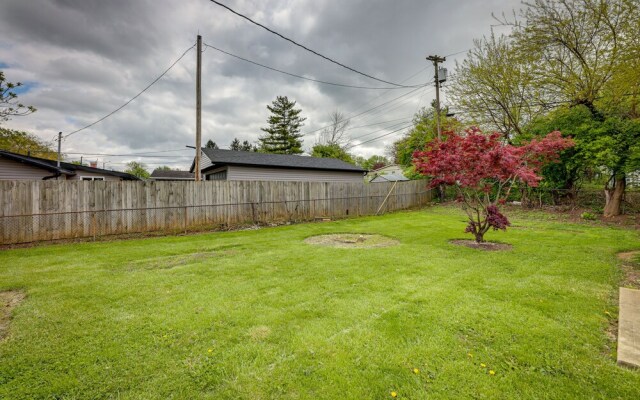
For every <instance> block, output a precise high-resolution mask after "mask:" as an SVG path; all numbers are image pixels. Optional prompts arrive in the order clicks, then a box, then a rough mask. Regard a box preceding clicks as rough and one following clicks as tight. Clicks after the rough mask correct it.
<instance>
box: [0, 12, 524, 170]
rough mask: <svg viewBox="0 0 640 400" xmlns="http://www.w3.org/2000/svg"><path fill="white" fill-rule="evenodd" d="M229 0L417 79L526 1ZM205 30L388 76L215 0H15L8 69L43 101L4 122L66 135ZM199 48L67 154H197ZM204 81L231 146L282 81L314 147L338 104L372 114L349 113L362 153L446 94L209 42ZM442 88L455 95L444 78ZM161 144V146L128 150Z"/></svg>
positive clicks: (210, 109) (291, 55)
mask: <svg viewBox="0 0 640 400" xmlns="http://www.w3.org/2000/svg"><path fill="white" fill-rule="evenodd" d="M220 1H221V2H222V3H224V4H227V5H228V6H229V7H231V8H233V9H235V10H236V11H238V12H240V13H243V14H245V15H247V16H249V17H251V18H252V19H254V20H256V21H258V22H261V23H263V24H265V25H267V26H269V27H270V28H272V29H274V30H276V31H278V32H280V33H282V34H283V35H285V36H288V37H290V38H292V39H294V40H296V41H298V42H299V43H302V44H304V45H306V46H307V47H310V48H312V49H314V50H316V51H318V52H320V53H322V54H324V55H326V56H329V57H331V58H333V59H335V60H337V61H340V62H341V63H343V64H346V65H348V66H350V67H353V68H355V69H357V70H360V71H362V72H365V73H367V74H369V75H372V76H375V77H378V78H380V79H383V80H387V81H390V82H393V83H402V84H404V85H407V86H412V85H417V84H420V83H425V82H427V81H429V80H430V79H431V78H432V76H433V67H432V66H431V65H430V64H429V62H428V61H426V60H425V57H426V56H427V55H430V54H438V55H450V54H454V53H456V54H455V55H452V56H449V57H448V58H447V62H446V63H445V67H447V68H448V69H449V72H450V73H451V72H453V69H454V66H455V60H456V59H457V60H461V59H463V58H464V51H465V50H467V49H468V48H470V47H471V46H472V41H473V39H474V38H478V37H481V36H482V35H485V34H488V33H489V32H490V29H491V24H492V23H494V22H495V21H494V20H493V19H492V17H491V13H492V12H493V13H496V14H500V13H502V12H506V13H510V12H511V10H513V9H514V8H519V7H520V4H519V1H518V0H484V1H477V0H464V1H463V0H453V1H451V0H396V1H392V0H386V1H383V0H377V1H373V0H342V1H338V0H297V1H294V0H289V1H287V0H269V1H258V0H220ZM198 33H200V34H201V35H202V36H203V41H204V42H205V43H207V44H209V45H211V46H214V47H217V48H219V49H222V50H225V51H227V52H230V53H233V54H236V55H238V56H241V57H244V58H247V59H250V60H253V61H255V62H258V63H261V64H264V65H267V66H270V67H273V68H277V69H281V70H284V71H287V72H290V73H293V74H297V75H303V76H306V77H309V78H313V79H318V80H323V81H328V82H334V83H340V84H347V85H354V86H366V87H376V88H380V87H390V85H387V84H384V83H380V82H377V81H374V80H371V79H368V78H365V77H363V76H360V75H357V74H355V73H353V72H350V71H348V70H346V69H344V68H341V67H339V66H337V65H334V64H332V63H329V62H327V61H325V60H323V59H321V58H319V57H317V56H315V55H313V54H311V53H308V52H306V51H305V50H303V49H301V48H298V47H295V46H293V45H292V44H290V43H288V42H286V41H284V40H282V39H281V38H279V37H277V36H275V35H272V34H270V33H269V32H267V31H265V30H263V29H262V28H260V27H257V26H255V25H252V24H251V23H249V22H248V21H246V20H243V19H241V18H240V17H238V16H236V15H234V14H232V13H230V12H229V11H227V10H225V9H223V8H221V7H219V6H217V5H215V4H214V3H211V2H210V1H208V0H181V1H175V0H173V1H171V0H153V1H152V0H136V1H130V0H109V1H103V0H29V1H25V0H3V1H2V3H1V4H0V69H2V70H3V71H4V72H5V75H6V78H7V79H8V80H9V81H12V82H17V81H21V82H23V83H24V84H25V85H24V87H23V88H22V89H23V90H21V92H20V100H21V101H22V102H24V103H25V104H30V105H33V106H35V107H37V109H38V111H37V112H36V113H34V114H32V115H29V116H26V117H19V118H14V119H12V120H10V121H9V122H6V123H4V124H3V125H4V126H5V127H8V128H12V129H19V130H25V131H28V132H31V133H34V134H36V135H37V136H39V137H41V138H43V139H46V140H50V139H52V138H54V137H55V136H56V134H57V132H58V131H62V132H63V134H65V135H66V134H68V133H70V132H73V131H74V130H76V129H79V128H81V127H83V126H86V125H88V124H90V123H92V122H95V121H96V120H98V119H100V118H102V117H104V116H105V115H107V114H108V113H110V112H112V111H113V110H115V109H117V108H118V107H120V106H121V105H122V104H124V103H125V102H127V101H128V100H129V99H131V98H132V97H133V96H135V95H136V94H138V93H139V92H140V91H141V90H142V89H144V88H145V87H146V86H147V85H149V84H150V83H151V82H152V81H153V80H154V79H155V78H157V77H158V76H159V75H160V74H161V73H162V72H163V71H164V70H166V69H167V68H168V67H169V66H170V65H171V64H172V63H173V62H174V61H176V60H177V59H178V58H179V57H180V56H181V55H182V54H183V53H184V52H185V51H186V50H187V49H189V48H190V47H191V46H192V45H193V44H194V43H195V40H196V35H197V34H198ZM195 60H196V51H195V49H191V50H189V51H188V52H187V54H186V55H185V56H184V58H182V59H181V60H180V62H178V63H177V64H176V65H175V67H173V68H172V69H171V70H170V71H169V72H168V73H167V74H166V75H165V76H164V77H163V78H162V79H160V80H159V81H158V82H157V83H156V84H155V85H153V86H152V87H151V88H149V90H147V91H146V92H145V93H144V94H142V95H141V96H140V97H138V98H137V99H135V100H134V101H132V102H131V103H130V104H129V105H127V106H126V107H124V108H123V109H122V110H120V111H119V112H117V113H115V114H114V115H112V116H111V117H109V118H107V119H105V120H104V121H102V122H100V123H97V124H95V125H94V126H92V127H91V128H88V129H85V130H83V131H81V132H78V133H76V134H73V135H71V136H69V137H67V138H66V139H65V141H64V142H63V152H64V153H66V154H67V155H68V159H70V160H73V159H79V158H80V154H84V160H89V159H92V160H96V159H97V160H99V161H100V162H101V163H102V162H105V163H106V166H107V168H113V169H123V168H124V163H126V162H127V161H131V160H138V161H142V162H144V163H146V164H147V165H148V166H149V167H150V169H152V168H153V167H156V166H159V165H169V166H172V167H181V168H187V166H188V165H189V164H190V157H191V152H190V150H188V149H186V148H185V146H186V145H193V143H194V141H195V64H196V63H195ZM202 88H203V106H202V110H203V117H202V131H203V143H204V142H205V141H206V140H208V139H212V140H214V141H215V142H216V143H217V144H218V145H219V146H220V147H223V148H224V147H227V146H228V145H229V143H230V142H231V140H233V138H234V137H237V138H239V139H240V140H249V141H252V142H253V141H256V140H257V138H258V136H260V134H261V131H260V127H263V126H265V125H266V119H267V117H268V111H267V109H266V105H267V104H269V103H270V102H271V101H272V100H274V99H275V97H276V96H278V95H282V96H288V97H289V98H290V99H294V100H296V101H297V104H298V106H299V107H300V108H302V114H303V116H305V117H306V118H307V121H306V122H305V126H304V128H303V133H305V140H304V144H305V148H306V149H309V148H311V146H313V144H314V143H315V142H316V141H317V140H318V133H319V132H318V130H319V129H321V128H322V127H323V126H325V125H326V124H327V123H328V122H329V113H330V112H332V111H335V110H337V111H340V112H342V113H344V114H345V115H347V116H355V115H357V114H361V115H358V116H356V117H354V118H352V119H351V125H350V130H349V132H348V133H349V134H350V136H351V137H352V138H353V142H352V143H353V144H354V145H356V146H354V147H353V148H352V149H351V150H350V151H352V152H353V153H355V154H358V155H362V156H370V155H372V154H382V153H384V150H385V147H386V146H388V145H389V144H390V143H392V142H393V141H394V139H397V138H398V137H400V135H401V133H402V130H400V131H398V132H397V133H393V134H390V135H388V136H385V137H382V138H379V139H377V140H374V139H376V138H378V137H380V136H382V135H385V134H387V133H389V132H392V131H394V130H397V129H399V128H403V127H404V126H406V125H407V124H408V123H409V122H410V120H411V116H412V115H413V114H414V113H415V112H416V110H418V109H419V107H421V106H425V105H428V104H430V102H431V100H432V99H433V98H434V88H433V87H432V86H431V85H430V86H428V87H424V88H419V89H412V88H402V89H392V90H379V89H376V90H373V89H372V90H366V89H355V88H344V87H337V86H331V85H324V84H319V83H315V82H310V81H305V80H301V79H298V78H294V77H290V76H287V75H283V74H279V73H277V72H273V71H270V70H267V69H264V68H261V67H258V66H255V65H252V64H249V63H247V62H244V61H241V60H238V59H234V58H233V57H230V56H228V55H225V54H223V53H220V52H218V51H216V50H214V49H212V48H209V47H205V50H204V52H203V78H202ZM443 92H444V96H443V97H444V103H446V87H445V88H444V90H443ZM394 99H395V100H394ZM372 108H373V110H371V109H372ZM368 110H371V111H368ZM365 111H368V112H365ZM374 124H375V125H374ZM364 125H366V126H364ZM369 140H371V141H369ZM365 141H369V142H367V143H363V142H365ZM359 143H363V144H361V145H359ZM165 151H166V152H165ZM154 152H163V153H155V154H147V156H150V155H153V156H154V157H140V156H131V155H128V154H140V153H154ZM96 153H101V154H112V155H108V156H104V155H94V154H96ZM115 154H125V155H127V156H124V157H119V156H115Z"/></svg>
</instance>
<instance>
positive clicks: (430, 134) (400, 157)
mask: <svg viewBox="0 0 640 400" xmlns="http://www.w3.org/2000/svg"><path fill="white" fill-rule="evenodd" d="M447 114H448V109H446V108H445V109H443V110H442V111H441V115H440V125H441V131H442V132H446V131H458V130H459V129H460V128H461V124H460V122H459V121H458V120H457V119H455V118H453V117H447ZM437 136H438V127H437V123H436V113H435V109H434V108H426V107H423V108H422V109H420V110H419V111H418V112H417V113H416V115H415V116H414V117H413V128H411V129H410V130H409V131H408V132H407V133H406V134H405V135H404V136H403V137H402V138H401V139H399V140H397V141H396V142H394V143H393V145H392V148H391V153H392V154H393V158H394V162H395V163H396V164H400V165H402V166H404V167H409V166H410V165H411V161H412V159H413V152H414V151H416V150H423V149H424V147H425V146H426V144H427V143H429V142H431V141H432V140H433V139H435V138H436V137H437Z"/></svg>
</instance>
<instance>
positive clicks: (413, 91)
mask: <svg viewBox="0 0 640 400" xmlns="http://www.w3.org/2000/svg"><path fill="white" fill-rule="evenodd" d="M420 89H422V87H418V88H415V89H413V90H411V91H409V92H407V93H404V94H402V95H400V96H398V97H394V98H393V99H391V100H388V101H386V102H384V103H381V104H378V105H377V106H375V107H372V108H369V109H368V110H365V111H363V112H361V113H358V114H356V115H352V116H350V117H347V118H345V119H344V121H346V120H351V119H353V118H356V117H359V116H361V115H364V114H366V113H369V112H371V111H373V110H376V109H379V108H380V107H383V106H384V105H386V104H389V103H392V102H394V101H396V100H398V99H400V98H403V97H405V96H408V95H410V94H412V93H415V92H416V91H418V90H420ZM331 126H333V124H329V125H325V126H322V127H320V128H317V129H314V130H312V131H308V132H304V133H303V135H310V134H312V133H315V132H318V131H321V130H323V129H326V128H329V127H331Z"/></svg>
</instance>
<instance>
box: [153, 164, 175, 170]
mask: <svg viewBox="0 0 640 400" xmlns="http://www.w3.org/2000/svg"><path fill="white" fill-rule="evenodd" d="M155 171H173V168H171V167H170V166H168V165H161V166H159V167H157V168H156V169H155Z"/></svg>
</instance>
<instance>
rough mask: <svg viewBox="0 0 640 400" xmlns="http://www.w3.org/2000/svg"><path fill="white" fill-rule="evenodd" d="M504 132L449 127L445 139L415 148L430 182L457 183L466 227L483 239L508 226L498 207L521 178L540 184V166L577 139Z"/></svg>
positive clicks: (557, 134) (555, 134) (421, 169)
mask: <svg viewBox="0 0 640 400" xmlns="http://www.w3.org/2000/svg"><path fill="white" fill-rule="evenodd" d="M502 138H504V135H502V134H500V133H492V134H489V135H485V134H484V133H482V132H481V131H480V129H478V128H475V127H474V128H470V129H468V130H467V131H466V132H464V133H462V134H458V133H455V132H445V133H444V140H438V139H436V140H434V141H432V142H431V143H429V144H428V146H427V148H426V149H425V150H424V151H416V152H414V153H413V164H414V165H415V168H416V171H417V172H419V173H421V174H423V175H427V176H430V177H432V180H431V183H430V186H431V188H435V187H437V186H439V185H442V184H444V185H448V186H453V187H455V188H456V191H457V193H458V200H459V201H461V202H462V203H463V209H464V210H465V212H466V213H467V216H468V217H469V224H468V225H467V229H466V231H465V232H468V233H471V234H473V235H474V236H475V240H476V242H479V243H481V242H484V235H485V233H487V231H489V229H491V228H493V229H494V230H498V229H502V230H506V229H507V226H509V225H510V223H509V220H508V219H507V217H506V216H504V215H503V214H502V213H501V212H500V210H499V209H498V204H504V202H505V201H506V199H507V197H508V196H509V193H510V191H511V189H512V188H513V186H514V185H516V184H517V183H524V184H527V185H529V186H538V182H539V181H540V180H541V179H542V177H540V175H538V173H539V171H540V168H541V167H542V166H544V165H545V164H547V163H551V162H554V161H556V160H557V159H558V157H559V155H560V152H561V151H562V150H564V149H566V148H569V147H571V146H573V144H574V143H573V140H571V139H568V138H563V137H562V135H561V134H560V132H557V131H556V132H551V133H549V134H548V135H547V136H545V137H544V138H541V139H534V140H532V141H531V142H529V143H526V144H524V145H522V146H513V145H510V144H505V143H504V142H502V140H501V139H502Z"/></svg>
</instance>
